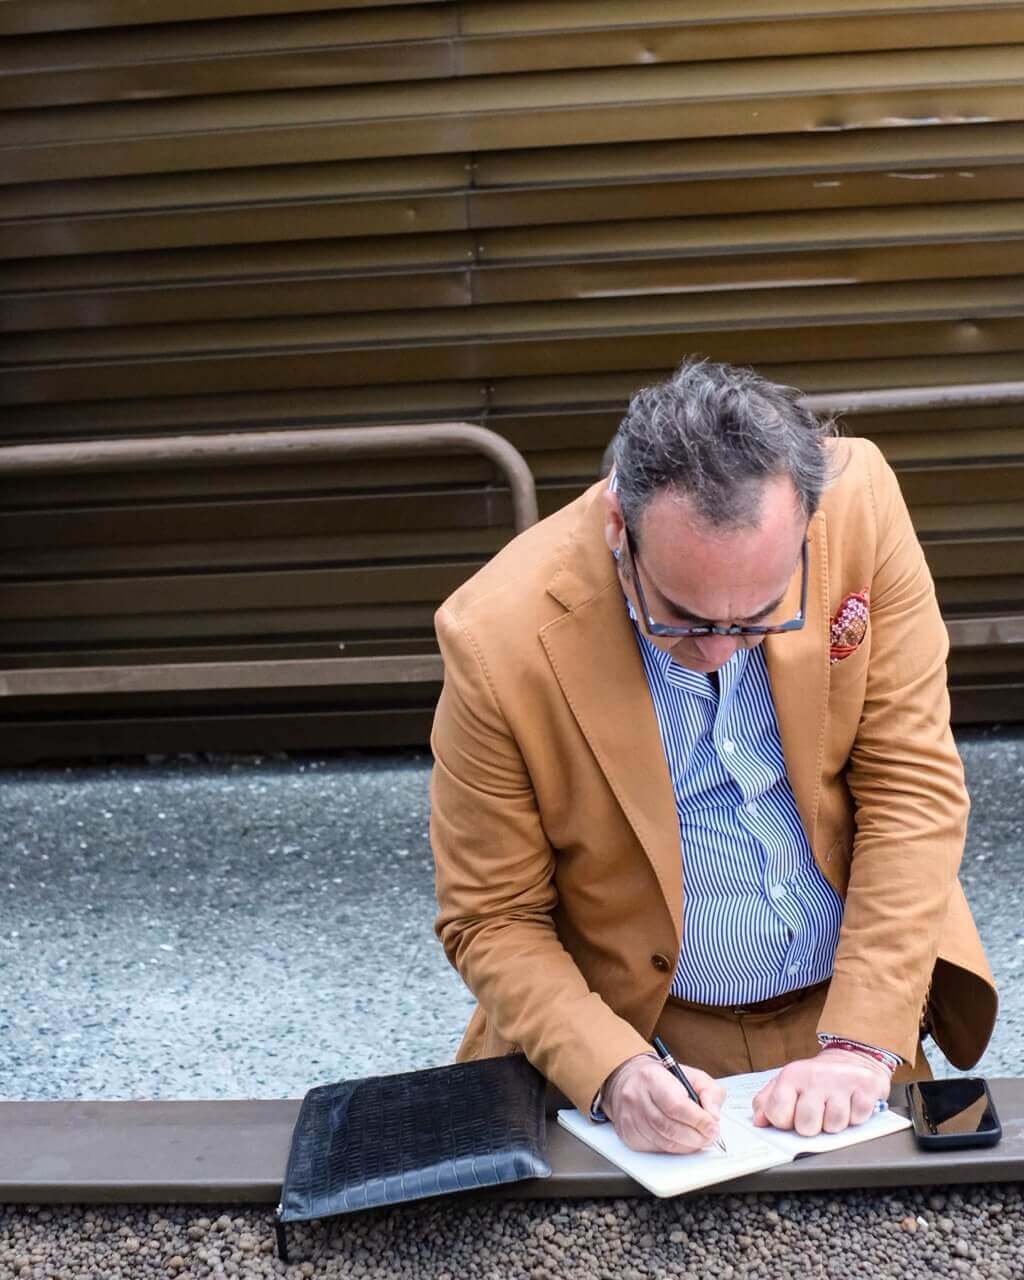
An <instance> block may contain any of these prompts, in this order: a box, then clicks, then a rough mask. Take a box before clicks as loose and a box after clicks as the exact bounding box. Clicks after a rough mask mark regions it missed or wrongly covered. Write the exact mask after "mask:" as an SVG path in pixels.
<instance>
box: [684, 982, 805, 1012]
mask: <svg viewBox="0 0 1024 1280" xmlns="http://www.w3.org/2000/svg"><path fill="white" fill-rule="evenodd" d="M829 981H830V979H828V978H826V979H825V981H824V982H816V983H815V984H814V986H813V987H797V989H796V990H795V991H787V992H786V993H785V994H784V995H781V996H772V997H771V998H770V999H768V1000H751V1001H750V1002H749V1003H747V1004H743V1005H739V1004H737V1005H731V1004H700V1003H699V1002H698V1001H696V1000H681V999H680V998H679V997H678V996H669V1000H671V1001H672V1002H673V1004H677V1005H680V1006H681V1007H682V1008H684V1009H696V1010H697V1011H698V1012H700V1013H727V1014H733V1015H735V1016H739V1015H741V1014H744V1013H778V1012H779V1010H780V1009H788V1008H789V1007H790V1006H791V1005H794V1004H799V1003H800V1001H801V1000H806V999H807V997H808V996H809V995H812V994H813V993H814V992H815V991H820V990H821V989H822V987H827V986H828V984H829Z"/></svg>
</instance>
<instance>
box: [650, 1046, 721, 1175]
mask: <svg viewBox="0 0 1024 1280" xmlns="http://www.w3.org/2000/svg"><path fill="white" fill-rule="evenodd" d="M651 1043H652V1044H653V1045H654V1047H655V1049H656V1050H657V1051H658V1057H659V1058H660V1059H661V1061H662V1063H663V1064H664V1065H665V1066H666V1067H668V1069H669V1071H671V1072H672V1074H673V1075H674V1076H675V1078H676V1079H677V1080H678V1081H679V1083H680V1084H681V1085H682V1086H683V1088H684V1089H685V1090H686V1092H687V1093H688V1094H689V1095H690V1101H691V1102H696V1104H697V1106H698V1107H700V1108H701V1110H702V1111H703V1109H704V1108H703V1106H702V1104H701V1100H700V1097H699V1096H698V1094H697V1090H696V1089H695V1088H694V1087H693V1085H692V1084H690V1082H689V1080H687V1078H686V1072H685V1071H684V1070H683V1069H682V1067H681V1066H680V1065H679V1063H678V1062H676V1060H675V1058H673V1057H672V1055H671V1054H670V1053H669V1051H668V1049H667V1048H666V1046H665V1041H664V1040H662V1039H661V1038H660V1036H655V1037H654V1038H653V1040H652V1041H651ZM715 1146H716V1147H717V1148H718V1149H719V1151H721V1153H722V1155H723V1156H727V1155H728V1154H729V1153H728V1151H726V1149H725V1143H724V1142H723V1141H722V1136H721V1134H719V1136H718V1137H717V1138H716V1139H715Z"/></svg>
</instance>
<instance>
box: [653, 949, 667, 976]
mask: <svg viewBox="0 0 1024 1280" xmlns="http://www.w3.org/2000/svg"><path fill="white" fill-rule="evenodd" d="M651 964H653V965H654V967H655V969H657V971H658V972H659V973H668V971H669V969H671V968H672V965H671V964H670V963H669V958H668V956H663V955H661V954H660V953H659V952H656V953H655V954H654V955H653V956H651Z"/></svg>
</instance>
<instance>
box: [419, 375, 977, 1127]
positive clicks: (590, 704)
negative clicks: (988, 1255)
mask: <svg viewBox="0 0 1024 1280" xmlns="http://www.w3.org/2000/svg"><path fill="white" fill-rule="evenodd" d="M614 459H615V467H614V473H613V477H612V480H611V482H610V483H609V481H607V480H604V481H601V482H600V483H598V484H597V485H594V486H593V487H592V488H590V489H589V490H588V491H587V492H586V493H585V494H584V495H583V496H582V497H581V498H579V499H577V500H576V501H575V502H572V503H570V504H569V505H568V506H567V507H565V508H564V509H563V510H562V511H559V512H557V513H556V514H555V515H554V516H551V517H550V518H548V519H546V520H544V521H542V522H541V523H540V524H538V525H536V526H534V528H532V529H530V530H528V531H527V532H526V533H524V534H522V535H521V536H520V537H518V538H516V539H515V540H514V541H513V542H511V543H510V544H509V545H508V546H507V547H505V548H504V550H502V551H501V552H500V553H499V554H498V555H497V556H496V557H495V558H494V559H493V560H492V561H491V562H490V563H489V564H487V565H486V566H485V567H484V568H483V569H482V570H480V572H479V573H477V574H476V575H475V576H474V577H473V578H472V579H470V581H469V582H467V583H466V584H464V585H463V586H462V587H461V588H459V590H457V591H456V592H455V593H454V594H453V595H452V596H451V598H450V599H449V600H448V601H446V602H445V604H444V605H443V606H442V608H441V609H440V610H439V611H438V614H437V618H436V623H437V634H438V639H439V642H440V645H441V651H442V654H443V656H444V661H445V684H444V689H443V692H442V695H441V699H440V701H439V703H438V708H437V714H436V718H435V722H434V731H433V735H432V746H433V750H434V758H435V765H434V772H433V777H432V783H431V798H432V815H431V839H432V843H433V847H434V854H435V860H436V864H437V895H438V902H439V906H440V912H439V915H438V919H437V931H438V935H439V937H440V939H441V941H442V943H443V945H444V947H445V951H446V953H447V955H448V958H449V960H450V961H451V962H452V964H454V965H455V967H456V968H457V969H458V971H459V973H460V974H461V975H462V977H463V979H464V980H465V982H466V983H467V985H468V986H469V988H470V989H471V990H472V991H473V993H474V995H475V996H476V997H477V999H478V1001H479V1004H478V1007H477V1009H476V1011H475V1013H474V1015H473V1017H472V1019H471V1021H470V1025H469V1028H468V1030H467V1032H466V1036H465V1038H464V1040H463V1043H462V1046H461V1048H460V1051H459V1056H460V1058H463V1059H465V1058H471V1057H479V1056H489V1055H495V1054H500V1053H505V1052H509V1051H511V1050H513V1049H521V1050H522V1051H523V1052H525V1054H526V1055H527V1057H528V1058H529V1059H530V1061H531V1062H533V1063H534V1064H535V1065H536V1066H537V1067H538V1068H539V1069H540V1070H541V1071H542V1072H543V1073H544V1074H545V1075H546V1076H547V1078H548V1079H549V1080H550V1081H551V1082H552V1083H553V1084H554V1085H555V1086H557V1087H558V1088H559V1089H561V1090H562V1091H563V1092H564V1093H565V1094H566V1095H567V1096H568V1097H569V1098H570V1099H571V1100H572V1101H573V1102H574V1103H575V1105H576V1106H578V1107H580V1108H581V1109H583V1110H586V1109H588V1108H596V1109H597V1110H596V1111H595V1115H597V1116H598V1117H600V1116H602V1115H604V1116H606V1117H607V1118H609V1119H610V1120H611V1121H612V1123H613V1124H614V1125H615V1128H616V1130H617V1131H618V1133H619V1134H620V1136H621V1137H622V1138H623V1140H624V1141H626V1142H627V1143H629V1144H630V1145H631V1146H634V1147H638V1148H641V1149H648V1150H665V1151H692V1150H695V1149H697V1148H699V1147H702V1146H704V1145H706V1144H707V1143H708V1142H709V1141H711V1140H713V1139H714V1137H715V1136H716V1132H717V1125H716V1117H717V1114H718V1109H719V1106H720V1102H721V1098H722V1096H723V1095H722V1089H721V1087H720V1086H718V1085H716V1084H715V1083H714V1081H713V1077H714V1076H721V1075H726V1074H730V1073H734V1072H740V1071H749V1070H763V1069H767V1068H774V1067H777V1068H779V1072H778V1074H777V1075H776V1076H774V1077H773V1078H772V1080H771V1083H770V1084H769V1085H767V1086H766V1087H765V1088H764V1089H763V1090H762V1091H761V1092H760V1094H759V1095H758V1097H757V1098H756V1099H755V1106H754V1110H755V1119H756V1120H757V1121H758V1122H759V1123H766V1124H767V1123H771V1124H775V1125H777V1126H779V1127H782V1128H791V1129H796V1130H797V1131H798V1132H800V1133H802V1134H813V1133H818V1132H820V1131H822V1130H825V1131H829V1132H838V1131H839V1130H841V1129H842V1128H844V1127H845V1126H846V1125H847V1124H850V1123H858V1122H860V1121H861V1120H863V1119H865V1118H866V1116H867V1115H868V1114H870V1112H871V1110H872V1109H873V1107H874V1105H875V1103H876V1101H877V1100H878V1099H880V1098H884V1097H886V1096H887V1095H888V1092H889V1086H890V1082H891V1079H892V1078H894V1073H895V1078H897V1079H909V1078H913V1077H914V1076H915V1075H917V1076H920V1075H927V1074H928V1066H927V1061H926V1059H925V1058H924V1055H923V1053H922V1052H921V1049H920V1042H919V1040H920V1035H921V1033H922V1031H923V1030H930V1031H931V1033H932V1034H933V1035H934V1037H935V1039H936V1041H937V1042H938V1043H939V1045H940V1046H941V1047H942V1048H943V1050H944V1051H945V1052H946V1054H947V1055H948V1056H949V1057H950V1059H951V1060H952V1061H953V1062H954V1063H955V1064H956V1065H958V1066H961V1067H965V1066H968V1065H970V1064H971V1063H973V1062H974V1061H975V1060H976V1059H977V1058H978V1056H980V1054H981V1052H982V1050H983V1049H984V1046H985V1044H986V1042H987V1040H988V1037H989V1035H990V1033H991V1028H992V1024H993V1021H994V1017H995V1008H996V997H995V991H994V987H993V984H992V979H991V975H990V973H989V970H988V967H987V965H986V962H985V958H984V955H983V953H982V950H981V945H980V942H979V940H978V937H977V933H976V931H975V929H974V925H973V922H972V920H971V918H970V914H969V911H968V909H967V905H966V901H965V899H964V897H963V893H962V891H961V889H960V886H959V883H958V881H957V878H956V877H957V867H958V865H959V861H960V857H961V854H962V851H963V840H964V831H965V825H966V817H967V808H968V805H967V798H966V794H965V792H964V786H963V772H962V768H961V765H960V761H959V758H958V756H957V753H956V749H955V746H954V743H953V740H952V736H951V734H950V730H949V700H948V695H947V692H946V672H945V660H946V655H947V651H948V642H947V637H946V632H945V628H944V626H943V624H942V621H941V618H940V616H939V611H938V607H937V605H936V601H935V593H934V588H933V585H932V582H931V578H930V576H929V573H928V569H927V567H926V565H925V562H924V557H923V555H922V553H921V549H920V547H919V545H918V542H917V539H916V537H915V535H914V531H913V528H912V526H911V523H910V519H909V516H908V514H907V511H906V507H905V505H904V503H903V500H902V497H901V495H900V491H899V486H898V484H897V482H896V479H895V476H894V475H893V473H892V471H891V470H890V469H889V467H888V466H887V465H886V463H885V461H884V459H883V458H882V456H881V454H880V453H879V451H878V450H877V448H876V447H875V446H874V445H873V444H871V443H870V442H868V441H866V440H844V441H840V440H836V439H833V438H831V434H830V431H829V429H828V428H827V427H823V426H822V425H821V424H819V423H818V422H817V421H816V420H815V419H814V418H813V416H812V415H810V414H809V413H807V412H806V411H804V410H803V409H801V408H800V406H799V405H798V404H797V403H796V401H795V398H794V397H793V395H791V394H790V393H789V392H788V391H786V390H784V389H782V388H779V387H776V386H773V385H772V384H770V383H768V382H766V381H765V380H763V379H761V378H759V377H757V376H756V375H755V374H753V373H752V372H750V371H745V370H738V369H733V368H730V367H729V366H726V365H715V364H709V363H707V362H690V363H686V364H684V365H683V366H682V367H681V368H680V369H679V370H678V371H677V372H676V374H675V375H674V377H673V378H672V379H670V380H669V381H668V382H666V383H663V384H660V385H658V386H655V387H649V388H646V389H644V390H643V391H641V392H640V393H639V394H638V395H637V396H636V397H634V399H633V401H632V402H631V404H630V407H629V411H628V413H627V415H626V417H625V419H624V420H623V423H622V425H621V426H620V428H619V431H618V433H617V436H616V439H615V442H614ZM655 1033H657V1034H659V1035H661V1036H662V1038H663V1039H664V1040H665V1041H666V1042H667V1043H668V1045H669V1048H670V1049H671V1050H672V1051H673V1052H674V1054H675V1056H676V1057H677V1058H678V1059H679V1060H680V1062H681V1063H684V1064H686V1070H687V1073H688V1074H689V1075H690V1076H691V1078H692V1080H693V1082H694V1084H695V1086H696V1088H697V1091H698V1093H699V1095H700V1097H701V1101H702V1104H703V1105H702V1106H701V1107H698V1106H696V1105H695V1104H694V1103H692V1102H690V1100H689V1098H688V1097H687V1096H686V1095H685V1092H684V1090H683V1089H682V1086H680V1085H679V1084H677V1083H676V1081H675V1080H674V1079H673V1078H672V1077H671V1076H670V1075H669V1073H668V1072H666V1071H665V1070H664V1068H663V1067H662V1066H661V1065H660V1064H659V1063H658V1062H657V1061H656V1060H655V1059H654V1058H653V1057H652V1056H651V1049H650V1039H651V1036H652V1035H653V1034H655Z"/></svg>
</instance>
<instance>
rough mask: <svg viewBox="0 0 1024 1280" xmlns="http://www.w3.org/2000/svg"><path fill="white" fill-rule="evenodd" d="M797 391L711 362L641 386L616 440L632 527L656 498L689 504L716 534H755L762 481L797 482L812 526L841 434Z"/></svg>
mask: <svg viewBox="0 0 1024 1280" xmlns="http://www.w3.org/2000/svg"><path fill="white" fill-rule="evenodd" d="M797 395H798V393H797V392H796V391H795V390H793V388H791V387H783V386H778V385H777V384H775V383H772V382H768V381H767V380H766V379H765V378H762V377H760V376H759V375H758V374H756V373H755V372H754V371H753V370H752V369H738V368H734V367H733V366H732V365H728V364H714V363H712V362H711V361H708V360H685V361H684V362H683V363H682V364H681V365H680V366H679V368H678V369H677V370H676V371H675V373H674V374H673V375H672V377H671V378H669V379H668V380H667V381H666V382H660V383H657V384H655V385H654V386H650V387H642V388H641V389H640V390H639V391H638V392H637V393H636V395H635V396H633V398H632V400H631V401H630V402H629V408H628V410H627V411H626V416H625V417H624V418H623V419H622V422H621V423H620V425H619V429H618V431H617V432H616V433H615V437H614V439H613V440H612V443H611V446H610V449H611V452H612V457H613V458H614V463H615V474H616V486H617V492H618V496H619V505H620V507H621V509H622V516H623V519H624V520H625V522H626V527H627V528H628V529H629V530H630V531H631V533H632V534H633V536H634V537H637V536H638V523H639V520H640V517H641V515H642V514H643V512H644V510H645V508H646V506H647V504H648V503H649V502H650V500H651V499H652V498H653V497H654V495H655V494H657V493H659V492H661V491H662V490H668V491H669V492H671V493H673V494H674V495H676V496H678V497H685V498H688V499H689V500H690V501H691V502H692V503H693V505H694V507H695V509H696V511H697V513H698V515H699V516H701V517H702V518H703V519H704V520H706V521H707V522H708V523H709V524H710V525H711V526H712V528H715V529H720V530H732V529H738V528H752V527H756V526H757V524H758V520H759V515H760V508H761V490H762V484H763V481H765V480H767V479H768V478H770V477H773V476H789V477H790V479H791V480H792V481H793V485H794V487H795V489H796V492H797V497H798V499H799V502H800V506H801V508H802V509H803V511H804V513H805V514H806V516H807V518H808V519H810V517H811V516H812V515H813V514H814V512H815V511H816V510H817V508H818V503H819V501H820V500H821V494H822V491H823V490H824V488H825V486H826V485H827V484H828V483H829V482H830V480H831V479H832V478H833V477H832V473H831V469H830V458H829V454H828V451H827V450H826V449H825V447H824V441H825V440H826V438H828V437H829V436H834V435H836V434H837V431H836V426H835V423H834V422H833V421H832V420H825V421H822V420H819V419H818V418H817V417H815V415H814V414H813V413H811V412H810V411H809V410H807V409H804V408H803V407H802V406H801V405H800V404H799V403H797Z"/></svg>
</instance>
